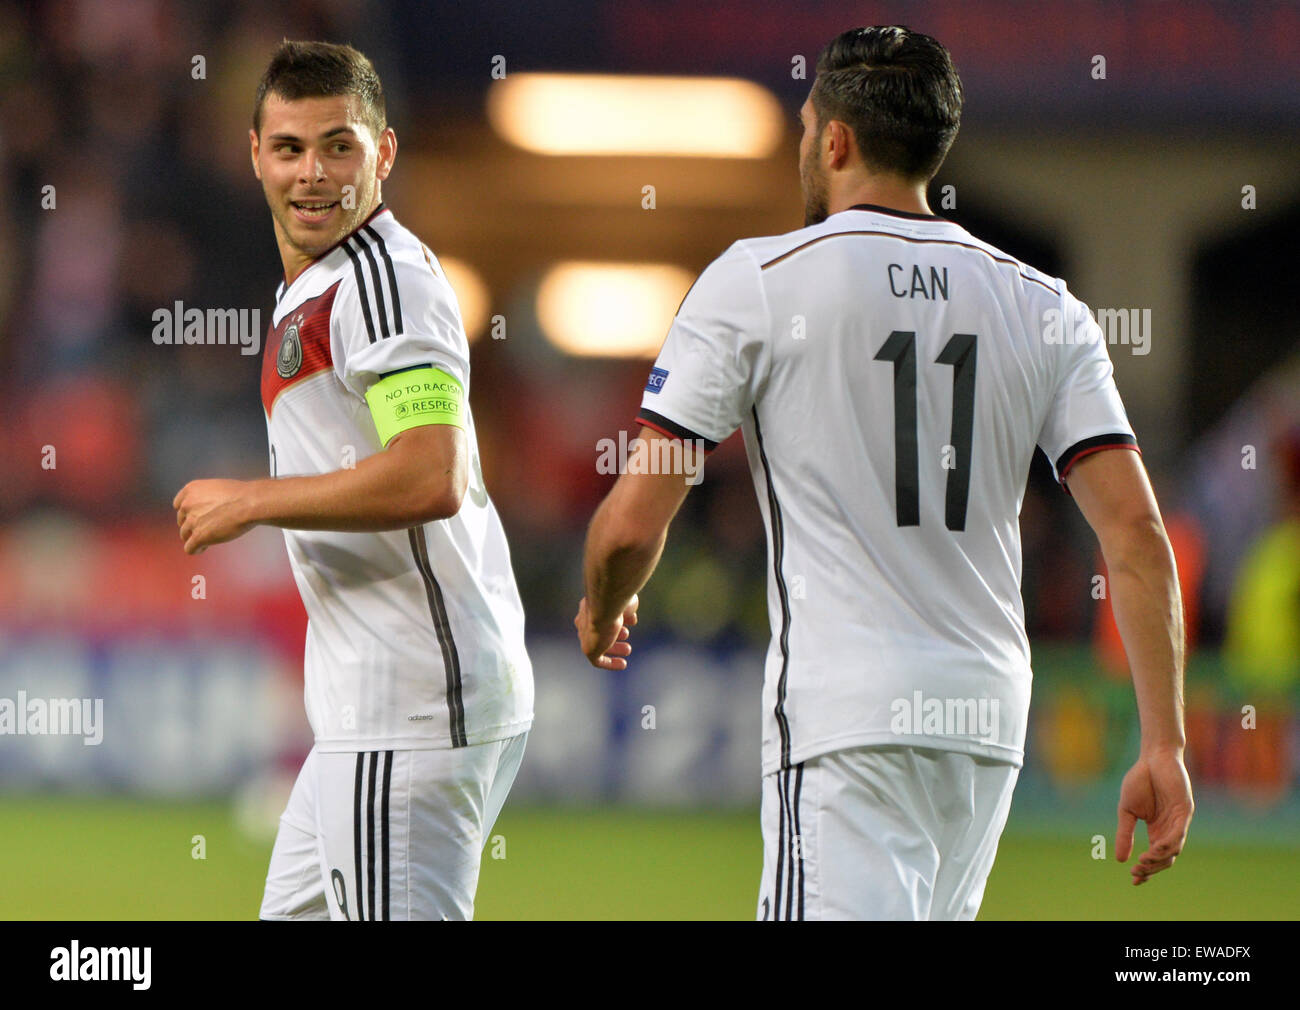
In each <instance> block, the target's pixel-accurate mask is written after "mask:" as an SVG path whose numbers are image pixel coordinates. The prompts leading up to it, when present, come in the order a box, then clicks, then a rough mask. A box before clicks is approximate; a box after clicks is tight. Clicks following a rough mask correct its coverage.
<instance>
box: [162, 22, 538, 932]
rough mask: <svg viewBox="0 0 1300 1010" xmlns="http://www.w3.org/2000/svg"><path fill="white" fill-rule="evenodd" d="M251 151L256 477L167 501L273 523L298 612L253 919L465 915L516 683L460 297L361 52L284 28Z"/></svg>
mask: <svg viewBox="0 0 1300 1010" xmlns="http://www.w3.org/2000/svg"><path fill="white" fill-rule="evenodd" d="M249 141H250V143H251V154H252V163H253V171H254V173H255V174H256V176H257V178H258V179H260V180H261V183H262V189H263V191H264V193H265V195H266V202H267V205H268V206H269V207H270V210H271V219H272V222H273V224H274V227H275V237H276V243H277V245H278V246H279V250H280V258H281V260H282V262H283V265H284V282H283V283H282V284H280V286H279V289H278V290H277V292H276V305H275V310H274V314H273V316H272V321H271V325H270V327H269V329H268V333H267V340H266V351H265V357H264V360H263V365H262V383H261V387H262V388H261V392H262V406H263V408H264V410H265V413H266V422H267V432H268V436H269V440H270V468H271V476H270V478H269V479H265V480H254V481H236V480H196V481H191V482H190V483H189V484H187V485H185V487H184V488H182V489H181V491H180V493H179V494H177V495H176V499H175V502H174V505H175V508H176V510H177V523H178V524H179V525H180V527H181V539H182V540H183V541H184V544H185V550H186V552H187V553H190V554H194V553H198V552H199V551H202V550H204V549H205V548H207V547H210V546H211V545H213V544H219V543H223V542H225V541H228V540H233V539H234V538H236V537H238V536H240V535H242V534H243V533H245V532H246V531H247V530H249V529H250V528H252V527H253V526H255V525H258V524H267V525H272V526H279V527H282V528H283V529H284V537H285V543H286V545H287V547H288V551H289V561H290V564H291V566H292V568H293V574H294V578H295V579H296V581H297V583H298V588H299V591H300V592H301V594H302V600H303V605H304V606H305V608H306V610H307V615H308V618H309V620H308V626H307V643H306V670H305V681H306V690H305V700H306V705H307V716H308V720H309V721H310V723H311V726H312V730H313V731H314V733H315V738H316V742H315V746H314V747H313V748H312V750H311V753H310V754H309V755H308V757H307V760H306V762H305V763H304V765H303V768H302V772H301V773H300V774H299V776H298V780H297V782H296V783H295V785H294V788H293V793H292V795H291V796H290V799H289V803H288V807H287V808H286V810H285V812H284V816H283V817H282V818H281V820H280V830H279V834H278V835H277V837H276V841H275V848H274V850H273V852H272V855H271V866H270V870H269V873H268V875H267V881H266V891H265V895H264V897H263V901H262V910H261V917H262V918H264V919H326V918H333V919H390V918H391V919H444V918H446V919H464V918H470V917H472V915H473V910H474V893H475V890H476V887H477V884H478V873H479V866H480V857H481V852H482V848H483V845H484V843H485V841H486V839H487V838H488V836H489V835H490V833H491V830H492V825H493V823H494V821H495V820H496V817H497V814H498V813H499V812H500V810H501V806H502V804H503V803H504V802H505V798H506V795H507V793H508V792H509V790H510V786H511V784H512V783H513V781H514V778H515V773H516V772H517V770H518V768H519V763H520V760H521V758H522V756H523V751H524V746H525V740H526V738H527V733H528V730H529V728H530V726H531V725H532V717H533V711H532V707H533V683H532V670H531V667H530V665H529V661H528V655H527V653H526V651H525V649H524V615H523V608H522V605H521V604H520V600H519V594H518V591H517V590H516V588H515V581H514V575H513V572H512V570H511V567H510V553H509V549H508V547H507V545H506V539H505V534H504V532H503V530H502V528H501V522H500V520H499V519H498V517H497V513H496V510H495V508H494V507H493V505H492V502H491V500H490V499H489V498H488V495H487V491H486V490H485V489H484V487H483V476H482V470H481V467H480V465H479V457H478V443H477V440H476V437H475V433H474V419H473V414H472V412H471V410H470V406H469V399H468V395H469V344H468V341H467V339H466V336H465V331H464V327H463V326H462V324H461V318H460V311H459V309H458V307H457V304H456V297H455V295H454V294H453V293H452V289H451V287H450V285H449V284H448V282H447V278H446V276H445V274H444V273H443V272H442V270H441V268H440V266H439V263H438V260H437V258H436V257H435V256H434V255H433V253H432V252H430V250H429V249H428V248H427V247H425V246H424V245H423V244H422V243H421V242H420V241H419V239H417V238H416V237H415V236H414V235H413V234H412V233H411V232H409V231H408V230H407V229H406V228H404V227H402V226H401V225H400V224H398V223H397V221H396V220H395V219H394V218H393V215H392V212H391V211H390V210H388V208H386V207H385V206H384V204H383V202H382V198H381V194H380V190H381V185H382V183H383V181H384V180H385V179H387V178H388V175H389V173H390V172H391V171H392V168H393V162H394V159H395V158H396V156H397V137H396V135H395V134H394V132H393V130H392V129H391V128H389V126H388V124H387V121H386V116H385V110H384V95H383V89H382V87H381V86H380V82H379V77H378V75H377V74H376V73H375V69H374V67H373V66H372V65H371V63H370V61H369V60H368V59H366V58H365V56H363V55H362V54H361V53H359V52H357V51H356V50H355V49H353V48H351V47H350V46H339V45H332V44H328V43H322V42H289V41H286V42H284V43H283V44H282V45H281V46H280V47H279V49H277V51H276V52H275V55H274V56H273V58H272V60H271V63H270V66H269V67H268V68H267V70H266V73H265V75H264V76H263V78H262V81H261V84H260V86H259V87H258V90H257V101H256V105H255V111H254V114H253V128H252V129H251V130H250V131H249Z"/></svg>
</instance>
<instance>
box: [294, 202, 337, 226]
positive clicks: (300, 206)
mask: <svg viewBox="0 0 1300 1010" xmlns="http://www.w3.org/2000/svg"><path fill="white" fill-rule="evenodd" d="M289 202H290V203H291V204H292V205H293V209H294V210H296V211H297V212H298V215H299V216H300V217H302V218H305V219H307V220H308V221H311V220H320V219H322V218H324V217H327V216H328V215H329V212H330V211H332V210H333V209H334V207H335V206H336V205H337V203H338V201H337V200H334V201H330V202H326V201H324V200H291V201H289Z"/></svg>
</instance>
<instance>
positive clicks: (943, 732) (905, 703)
mask: <svg viewBox="0 0 1300 1010" xmlns="http://www.w3.org/2000/svg"><path fill="white" fill-rule="evenodd" d="M999 708H1000V703H999V700H998V699H997V698H935V697H930V698H927V697H925V695H924V694H922V693H921V692H920V691H913V692H912V697H911V698H895V699H894V700H893V701H892V702H890V704H889V711H890V720H889V731H890V732H891V733H894V734H896V735H898V736H966V737H976V738H978V739H979V740H980V741H983V742H986V743H995V742H997V740H998V714H999V712H998V710H999Z"/></svg>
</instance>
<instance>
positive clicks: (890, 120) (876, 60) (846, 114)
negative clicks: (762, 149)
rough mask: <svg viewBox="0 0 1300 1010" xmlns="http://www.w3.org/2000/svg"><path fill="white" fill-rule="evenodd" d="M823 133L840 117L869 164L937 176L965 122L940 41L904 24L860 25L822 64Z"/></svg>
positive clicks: (817, 97) (912, 175)
mask: <svg viewBox="0 0 1300 1010" xmlns="http://www.w3.org/2000/svg"><path fill="white" fill-rule="evenodd" d="M812 103H813V109H814V110H815V111H816V113H817V129H818V131H819V132H820V131H821V130H822V128H823V127H824V126H825V125H826V123H828V122H830V121H831V120H832V119H838V120H839V121H840V122H842V123H844V124H845V125H846V126H848V127H849V128H850V129H851V130H852V131H853V136H854V137H855V138H856V140H857V143H858V147H859V149H860V150H861V152H862V157H863V159H864V160H865V161H866V162H867V165H868V166H869V167H870V168H872V169H874V170H876V171H880V172H891V173H894V174H897V175H900V176H902V177H903V178H905V179H908V180H917V179H923V180H925V181H926V182H928V181H929V180H930V179H932V178H934V175H935V173H936V172H938V171H939V166H940V165H942V164H943V159H944V158H945V157H947V154H948V148H950V147H951V146H952V142H953V139H954V138H955V137H956V136H957V128H958V126H960V125H961V104H962V87H961V78H960V77H958V76H957V70H956V68H954V67H953V65H952V58H951V57H950V56H949V55H948V50H947V49H945V48H944V47H943V46H942V45H941V44H940V43H939V42H938V41H937V40H935V39H932V38H931V37H930V36H929V35H922V34H921V33H920V32H914V31H912V30H911V29H909V28H906V27H904V26H902V25H877V26H875V27H871V28H853V29H851V30H849V31H847V32H843V33H842V34H840V35H837V36H836V37H835V38H834V39H832V40H831V42H830V44H829V45H828V46H827V47H826V48H825V49H823V50H822V53H821V56H820V57H818V59H817V79H816V80H815V81H814V82H813V88H812Z"/></svg>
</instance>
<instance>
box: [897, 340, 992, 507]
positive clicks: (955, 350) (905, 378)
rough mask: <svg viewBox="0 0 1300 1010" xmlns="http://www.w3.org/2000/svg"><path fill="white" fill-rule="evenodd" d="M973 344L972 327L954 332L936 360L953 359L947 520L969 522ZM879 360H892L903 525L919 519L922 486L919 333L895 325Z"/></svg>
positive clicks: (944, 362) (948, 362)
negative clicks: (969, 330)
mask: <svg viewBox="0 0 1300 1010" xmlns="http://www.w3.org/2000/svg"><path fill="white" fill-rule="evenodd" d="M975 344H976V336H975V334H973V333H954V334H953V335H952V337H951V339H949V341H948V343H947V344H945V345H944V348H943V350H942V351H940V352H939V357H938V358H936V359H935V364H938V365H952V434H951V436H950V439H949V445H951V447H952V450H953V453H954V454H955V455H956V459H955V460H953V466H952V469H951V470H949V471H948V490H947V493H946V500H945V520H946V521H945V525H947V527H948V529H950V530H954V531H958V532H960V531H961V530H964V529H965V528H966V501H967V498H968V497H969V496H970V464H971V458H970V457H971V444H972V441H973V439H974V432H975ZM875 360H876V361H892V362H893V363H894V507H895V510H896V512H897V516H898V525H899V526H919V525H921V505H920V494H919V491H918V483H919V474H920V468H921V460H920V450H919V447H918V445H917V430H916V333H915V331H912V330H894V332H893V333H891V334H890V335H889V339H888V340H886V341H885V345H884V346H883V347H882V348H880V350H879V351H877V352H876V357H875Z"/></svg>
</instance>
